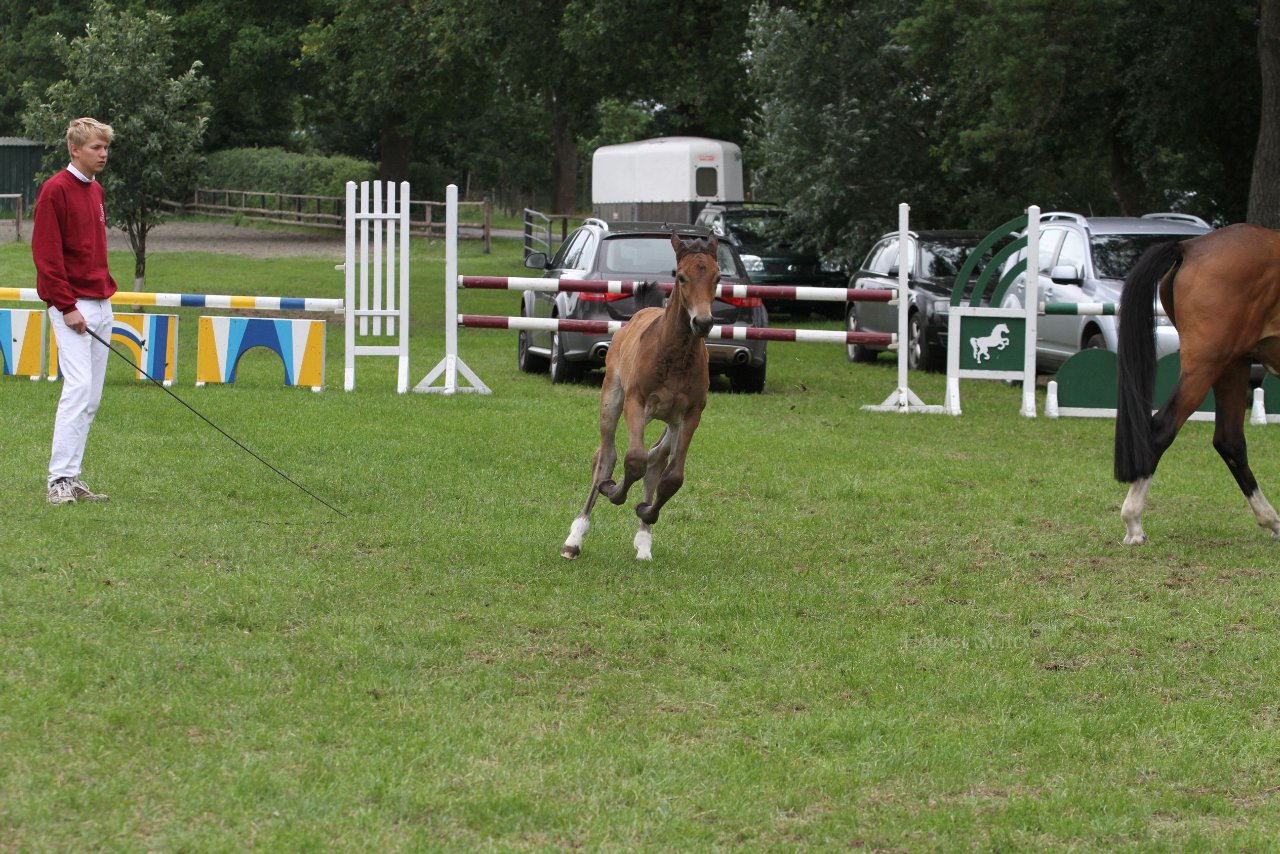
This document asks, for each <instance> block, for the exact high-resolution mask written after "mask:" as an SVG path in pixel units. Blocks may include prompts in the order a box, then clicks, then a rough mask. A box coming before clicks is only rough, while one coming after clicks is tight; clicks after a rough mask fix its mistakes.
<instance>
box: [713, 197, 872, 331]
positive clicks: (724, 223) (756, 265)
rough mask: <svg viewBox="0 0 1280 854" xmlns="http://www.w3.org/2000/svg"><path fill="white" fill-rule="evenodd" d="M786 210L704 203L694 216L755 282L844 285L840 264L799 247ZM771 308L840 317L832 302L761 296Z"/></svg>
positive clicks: (753, 282)
mask: <svg viewBox="0 0 1280 854" xmlns="http://www.w3.org/2000/svg"><path fill="white" fill-rule="evenodd" d="M786 217H787V212H786V211H785V210H783V209H782V208H780V207H777V206H774V205H766V204H749V203H742V204H729V203H726V204H717V205H707V206H706V207H705V208H703V209H702V212H701V213H699V214H698V220H697V224H698V225H704V226H706V227H707V228H709V229H711V230H712V231H713V232H715V233H716V235H718V236H719V237H720V238H721V239H722V240H727V241H729V243H731V244H733V247H734V248H735V249H737V250H738V255H739V256H740V257H741V258H742V263H743V265H744V266H745V267H746V271H747V276H748V277H749V278H750V279H751V283H752V284H755V285H789V286H803V287H830V288H843V287H845V286H846V284H847V281H848V278H849V275H848V273H847V271H845V270H844V269H842V268H841V267H840V265H838V264H835V263H829V262H824V261H823V260H822V258H821V257H819V255H818V253H816V252H812V251H809V250H803V249H799V248H797V247H796V246H795V245H794V243H793V241H792V240H791V238H790V237H789V236H788V234H787V229H786ZM765 305H766V306H767V307H768V308H769V311H770V312H778V313H782V314H797V313H799V314H806V313H809V312H815V313H820V314H827V315H830V316H832V317H839V316H840V311H841V308H842V306H841V304H840V303H835V302H825V303H824V302H805V301H792V300H786V301H775V300H765Z"/></svg>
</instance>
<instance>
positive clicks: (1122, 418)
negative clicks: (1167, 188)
mask: <svg viewBox="0 0 1280 854" xmlns="http://www.w3.org/2000/svg"><path fill="white" fill-rule="evenodd" d="M1181 263H1182V244H1180V243H1176V242H1173V243H1162V244H1160V245H1159V246H1155V247H1153V248H1151V249H1150V250H1148V251H1147V253H1146V254H1144V255H1143V256H1142V257H1141V258H1140V259H1138V263H1137V264H1136V265H1135V266H1134V268H1133V270H1132V271H1131V272H1130V273H1129V275H1128V276H1127V277H1126V278H1125V280H1124V290H1123V291H1122V292H1121V300H1120V315H1119V317H1118V318H1117V320H1118V322H1119V329H1118V335H1119V341H1118V345H1117V348H1116V356H1117V361H1118V369H1119V370H1118V383H1117V399H1116V451H1115V476H1116V480H1118V481H1120V482H1121V483H1133V482H1134V481H1135V480H1139V479H1141V478H1144V477H1150V476H1151V475H1152V473H1153V472H1155V470H1156V462H1157V458H1156V452H1155V448H1154V447H1153V446H1152V441H1151V399H1152V397H1153V395H1154V392H1155V383H1156V339H1155V316H1156V312H1155V299H1156V288H1157V287H1158V285H1159V284H1160V281H1161V280H1162V279H1163V278H1164V277H1165V275H1166V274H1169V273H1170V272H1171V271H1172V273H1174V274H1176V272H1177V267H1178V265H1179V264H1181Z"/></svg>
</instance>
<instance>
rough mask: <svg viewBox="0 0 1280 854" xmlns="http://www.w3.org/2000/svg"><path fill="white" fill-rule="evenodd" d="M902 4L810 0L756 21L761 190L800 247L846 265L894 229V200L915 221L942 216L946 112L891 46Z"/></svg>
mask: <svg viewBox="0 0 1280 854" xmlns="http://www.w3.org/2000/svg"><path fill="white" fill-rule="evenodd" d="M906 5H907V4H906V2H904V0H813V2H809V3H803V4H775V5H772V6H765V5H763V4H762V5H761V6H758V7H757V8H756V11H755V12H754V14H753V16H752V21H751V28H750V41H751V68H750V77H751V81H752V84H753V87H754V91H755V93H756V95H757V104H758V111H759V118H758V119H757V120H756V121H755V122H754V123H753V125H752V127H751V131H750V135H749V141H750V144H751V148H752V149H753V150H754V157H755V160H756V162H757V168H756V171H755V179H756V184H757V188H756V189H757V193H758V194H759V193H764V194H766V195H767V196H768V198H770V199H772V200H775V201H780V202H782V203H784V204H786V206H787V207H788V209H789V210H790V212H791V216H790V217H789V224H790V226H791V228H792V230H793V231H795V237H796V238H797V239H798V240H799V241H800V242H802V243H803V244H806V245H809V246H813V247H815V248H817V249H818V250H820V251H835V252H837V253H838V254H840V255H842V256H844V257H845V258H846V259H848V260H855V259H860V258H861V254H862V253H863V252H865V251H866V249H867V247H868V246H869V245H870V242H871V240H872V239H873V238H875V237H876V236H878V235H879V234H881V233H883V232H884V231H886V230H888V228H889V227H890V226H891V225H893V224H894V223H896V221H897V214H896V211H897V206H898V203H899V202H904V201H905V202H910V203H911V204H912V206H913V213H912V215H913V218H915V219H919V220H921V221H926V220H928V219H929V218H930V217H933V216H937V215H940V212H941V211H945V210H946V209H947V198H948V192H949V190H948V182H947V180H946V176H944V175H939V174H936V173H935V172H934V170H933V169H932V166H931V161H930V154H931V147H930V142H931V136H932V127H933V125H934V123H935V117H936V114H937V112H938V111H939V109H940V108H941V105H939V104H937V103H936V100H935V99H934V98H933V97H932V94H931V93H930V92H929V90H928V89H927V88H925V87H923V86H921V85H920V84H919V83H918V82H916V80H915V79H914V76H913V75H910V74H907V73H906V72H905V70H904V59H905V57H904V53H903V51H902V49H901V46H900V45H899V44H898V43H897V42H895V40H894V28H895V27H896V26H897V23H898V21H900V20H901V18H902V15H903V12H904V11H905V7H906ZM931 173H934V174H931ZM934 221H935V222H937V221H938V219H934Z"/></svg>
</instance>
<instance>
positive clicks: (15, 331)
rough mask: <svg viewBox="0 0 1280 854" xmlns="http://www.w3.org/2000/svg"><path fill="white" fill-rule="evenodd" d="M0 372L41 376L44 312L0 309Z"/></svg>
mask: <svg viewBox="0 0 1280 854" xmlns="http://www.w3.org/2000/svg"><path fill="white" fill-rule="evenodd" d="M0 363H2V364H0V375H3V376H8V377H29V378H30V379H33V380H38V379H40V368H41V365H42V364H43V363H44V312H43V311H39V310H36V309H23V308H3V309H0Z"/></svg>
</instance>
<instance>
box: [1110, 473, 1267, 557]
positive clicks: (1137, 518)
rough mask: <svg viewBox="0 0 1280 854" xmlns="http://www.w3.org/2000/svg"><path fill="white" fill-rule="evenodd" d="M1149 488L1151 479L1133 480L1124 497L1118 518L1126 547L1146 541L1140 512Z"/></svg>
mask: <svg viewBox="0 0 1280 854" xmlns="http://www.w3.org/2000/svg"><path fill="white" fill-rule="evenodd" d="M1150 488H1151V478H1149V477H1144V478H1142V479H1141V480H1135V481H1134V482H1133V483H1131V484H1130V485H1129V494H1128V495H1126V496H1125V497H1124V504H1123V505H1122V506H1121V507H1120V518H1121V519H1122V520H1123V521H1124V527H1125V537H1124V544H1125V545H1126V546H1132V545H1139V544H1141V543H1145V542H1146V541H1147V535H1146V534H1145V533H1143V531H1142V510H1143V508H1144V507H1146V505H1147V490H1149V489H1150ZM1263 500H1264V501H1265V500H1266V499H1263Z"/></svg>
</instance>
